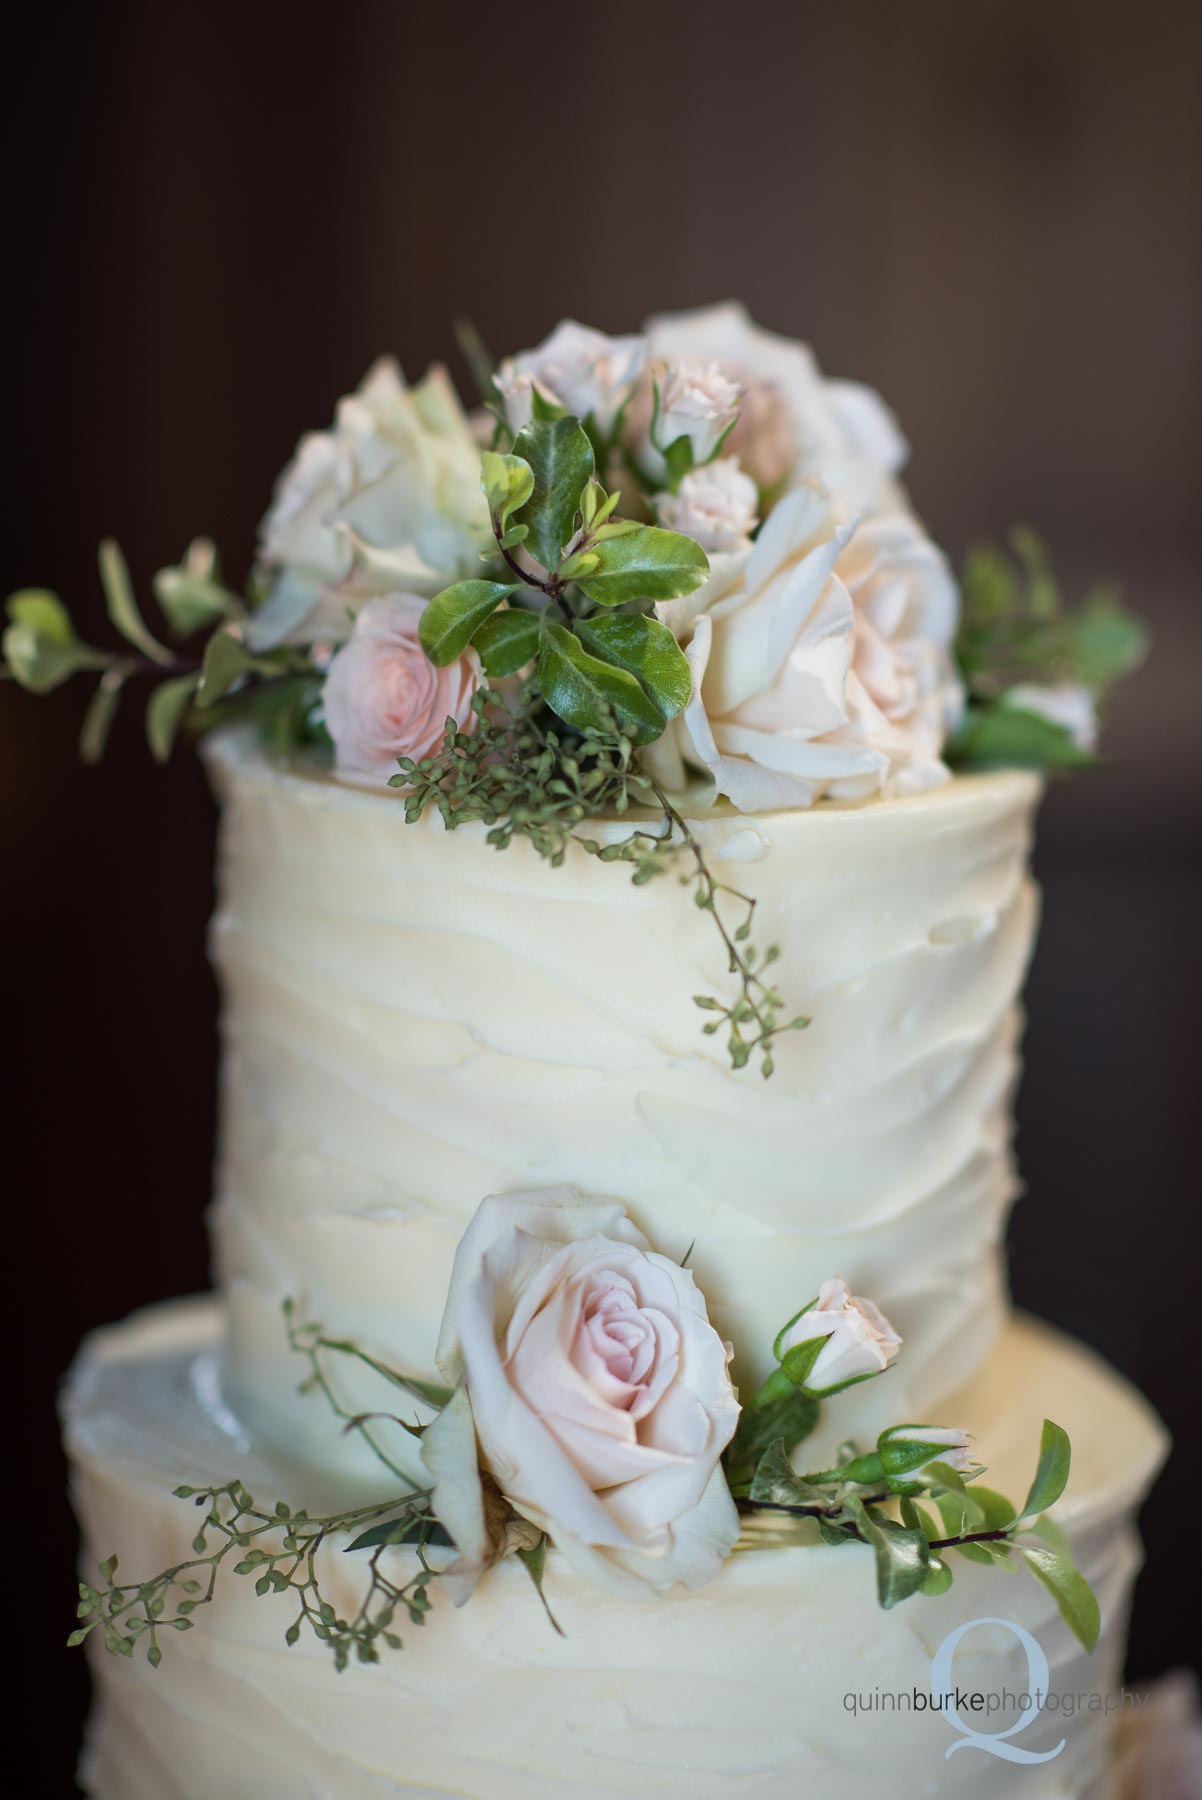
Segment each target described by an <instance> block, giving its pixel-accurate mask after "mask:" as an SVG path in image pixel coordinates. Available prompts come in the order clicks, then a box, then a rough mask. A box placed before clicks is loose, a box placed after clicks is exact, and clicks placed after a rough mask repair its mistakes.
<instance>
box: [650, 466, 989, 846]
mask: <svg viewBox="0 0 1202 1800" xmlns="http://www.w3.org/2000/svg"><path fill="white" fill-rule="evenodd" d="M861 533H863V537H862V538H861V535H860V534H861ZM697 602H700V605H701V607H702V608H703V609H704V610H702V611H701V613H700V616H698V617H696V618H694V617H692V613H693V611H694V608H695V605H696V603H697ZM659 616H660V618H661V620H662V622H663V623H665V624H667V625H668V626H669V628H670V629H672V630H674V631H675V632H676V634H677V636H678V637H680V638H681V639H682V640H683V639H685V638H686V637H687V636H688V634H689V632H690V630H691V634H692V635H691V640H690V641H689V642H688V643H687V647H686V651H685V654H686V656H687V657H688V660H689V663H690V665H691V667H692V670H693V695H692V698H691V700H690V701H689V704H688V706H687V707H686V708H685V710H684V713H683V714H682V716H681V724H680V728H679V730H678V732H677V735H676V740H675V741H676V743H677V744H678V745H680V744H682V743H683V744H684V747H685V754H686V756H688V755H691V756H692V757H693V758H694V759H695V760H696V761H698V762H699V763H700V764H701V766H702V767H703V768H704V769H705V770H706V771H707V772H708V773H709V775H710V776H711V777H712V779H713V781H714V783H715V787H716V791H717V792H718V793H719V794H725V795H727V796H728V797H729V798H730V799H731V800H732V801H733V802H734V804H735V805H736V806H737V807H738V808H739V809H740V810H741V811H743V812H763V811H765V810H767V809H769V808H772V807H782V806H809V805H811V804H812V803H813V802H814V801H815V800H816V799H818V798H820V797H822V796H823V795H826V796H829V797H831V798H834V799H843V800H854V799H864V798H867V797H869V796H871V795H873V794H877V793H881V792H890V793H892V792H898V793H901V792H913V791H917V790H919V789H921V788H924V787H929V786H931V785H933V784H934V783H935V782H936V781H940V780H944V779H946V776H947V771H946V769H945V768H944V767H943V764H942V763H941V762H940V761H939V749H940V747H941V745H942V742H943V737H944V734H945V730H946V725H947V721H948V719H949V718H950V717H951V716H952V715H953V713H954V710H955V705H956V703H957V701H958V696H959V688H958V684H957V682H956V679H955V675H954V671H953V669H952V665H951V657H950V649H949V645H950V639H951V633H952V630H953V629H954V622H955V617H956V589H955V585H954V583H953V582H952V579H951V576H950V575H949V573H948V571H947V567H946V564H945V563H944V561H943V558H942V557H941V555H940V553H939V552H938V551H937V550H936V549H935V547H934V545H932V544H931V543H930V542H929V540H928V539H927V538H926V537H925V536H924V534H923V533H922V530H921V528H920V527H919V526H918V525H917V524H916V523H915V522H914V521H913V520H912V519H911V518H910V517H909V515H908V514H895V515H889V516H888V517H886V518H881V519H869V520H866V521H865V522H864V524H863V525H861V526H860V527H859V528H858V529H857V527H856V526H855V524H854V522H853V523H840V521H839V515H838V513H837V512H836V509H835V507H834V505H833V503H832V501H831V499H830V496H829V495H828V494H827V493H826V492H825V490H824V489H823V488H822V487H821V486H819V485H818V484H816V483H810V484H806V485H804V486H802V487H799V488H796V489H794V490H793V491H792V492H791V493H789V494H786V495H785V496H784V498H783V499H782V500H781V501H779V502H778V504H777V506H776V507H775V508H774V509H773V511H772V512H771V513H770V514H769V516H768V519H767V520H766V522H765V524H764V526H763V528H762V530H761V532H760V535H759V537H758V538H757V540H756V542H755V545H754V547H753V548H752V550H751V551H750V553H749V554H747V555H744V556H740V555H734V556H730V557H727V558H726V559H725V560H724V561H723V562H722V563H721V564H720V565H719V566H718V567H717V568H716V570H715V574H714V576H713V577H712V578H711V580H710V582H708V583H707V584H706V585H705V587H703V588H701V589H699V590H698V593H697V594H696V595H694V596H692V597H691V599H690V601H689V602H686V603H685V604H684V605H681V604H680V603H677V602H669V603H667V604H666V605H664V606H663V607H662V608H661V609H659ZM658 766H659V767H660V768H661V769H662V768H666V767H667V766H668V765H667V763H666V761H664V760H662V754H661V761H660V763H659V765H658Z"/></svg>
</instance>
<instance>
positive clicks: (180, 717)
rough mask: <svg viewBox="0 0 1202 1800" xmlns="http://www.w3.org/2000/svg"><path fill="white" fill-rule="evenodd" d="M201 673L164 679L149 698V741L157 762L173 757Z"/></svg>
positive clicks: (147, 723) (147, 703)
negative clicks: (177, 737) (172, 752)
mask: <svg viewBox="0 0 1202 1800" xmlns="http://www.w3.org/2000/svg"><path fill="white" fill-rule="evenodd" d="M199 680H200V677H199V676H198V675H176V676H174V677H173V678H172V680H170V681H163V682H160V684H159V686H158V687H157V688H155V690H154V692H153V694H151V696H150V698H149V700H147V702H146V741H147V743H148V744H149V745H150V754H151V755H152V756H153V757H154V760H155V761H156V762H160V763H165V762H167V761H168V760H169V759H170V756H171V751H172V748H173V746H174V744H175V739H176V736H177V734H178V732H179V728H180V726H181V725H182V724H183V722H184V720H185V718H186V717H187V716H188V709H189V707H190V706H191V704H192V700H193V697H194V696H195V693H196V689H197V685H198V683H199Z"/></svg>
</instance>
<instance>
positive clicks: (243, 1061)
mask: <svg viewBox="0 0 1202 1800" xmlns="http://www.w3.org/2000/svg"><path fill="white" fill-rule="evenodd" d="M210 756H211V766H212V769H213V772H214V774H215V777H216V780H217V784H218V787H219V789H220V790H221V794H222V798H223V800H224V803H225V818H224V826H223V837H222V852H221V901H220V906H219V910H218V914H217V917H216V920H215V924H214V932H213V947H214V954H215V957H216V960H217V964H218V967H219V970H220V974H221V979H222V984H223V989H224V996H225V1031H226V1044H227V1056H226V1063H225V1072H224V1090H223V1100H224V1130H223V1143H222V1151H221V1157H220V1164H219V1177H218V1202H217V1209H216V1217H215V1227H216V1241H217V1251H218V1268H219V1274H220V1276H221V1279H222V1281H223V1283H224V1284H225V1287H226V1290H227V1295H228V1300H229V1318H230V1331H229V1338H228V1348H227V1363H226V1371H227V1379H228V1385H229V1390H230V1393H231V1396H232V1397H233V1400H234V1402H235V1405H236V1406H237V1408H238V1409H239V1410H240V1411H242V1412H244V1414H245V1416H246V1417H247V1418H248V1420H249V1421H250V1422H251V1423H252V1425H253V1426H254V1428H255V1430H256V1431H261V1432H264V1433H267V1434H269V1435H271V1436H273V1437H274V1438H275V1439H276V1440H277V1441H288V1442H290V1443H293V1442H296V1443H301V1444H303V1442H304V1439H305V1434H306V1432H307V1431H308V1430H309V1428H310V1426H309V1421H310V1417H311V1415H310V1413H309V1411H308V1409H307V1408H306V1407H305V1405H304V1403H303V1402H301V1401H298V1400H297V1398H296V1396H295V1393H294V1388H295V1379H294V1370H293V1369H292V1367H291V1366H290V1359H289V1356H288V1352H287V1348H286V1345H285V1344H284V1339H283V1333H282V1331H281V1327H280V1313H279V1308H280V1303H281V1302H282V1300H283V1299H284V1298H285V1297H286V1296H291V1297H293V1298H294V1299H296V1300H297V1301H298V1302H300V1303H301V1304H302V1305H303V1306H305V1307H306V1308H307V1310H308V1313H309V1315H310V1316H311V1317H314V1318H318V1319H321V1320H322V1321H323V1322H324V1323H325V1324H326V1325H327V1326H329V1327H331V1328H337V1329H338V1330H340V1331H345V1332H353V1333H354V1334H355V1335H356V1337H357V1338H358V1339H359V1340H360V1341H361V1342H362V1343H363V1344H364V1345H365V1347H367V1348H369V1349H371V1350H372V1351H374V1352H375V1353H377V1354H379V1355H380V1356H382V1357H384V1358H385V1359H386V1360H387V1361H389V1362H391V1363H393V1364H394V1365H397V1366H402V1367H405V1368H407V1369H408V1370H409V1371H410V1372H411V1373H414V1374H420V1375H425V1376H432V1375H433V1374H434V1350H435V1343H436V1339H437V1332H438V1322H439V1319H440V1316H441V1312H442V1306H443V1301H444V1298H445V1295H446V1291H447V1281H448V1277H449V1274H450V1269H451V1262H452V1258H453V1256H454V1252H455V1246H456V1244H457V1242H458V1240H459V1237H460V1235H461V1233H462V1231H463V1229H464V1227H465V1225H466V1224H467V1222H468V1220H469V1219H470V1218H471V1216H472V1213H473V1212H474V1210H475V1208H476V1206H477V1205H478V1203H479V1201H480V1199H481V1197H482V1196H483V1195H485V1194H489V1193H504V1192H507V1191H511V1190H517V1189H527V1188H531V1187H539V1186H549V1185H553V1184H559V1183H565V1184H569V1185H572V1186H575V1187H577V1188H579V1189H581V1190H582V1191H584V1192H586V1193H593V1194H597V1195H614V1196H616V1197H619V1198H620V1199H622V1200H623V1201H624V1202H625V1203H626V1205H627V1206H628V1208H629V1211H630V1214H631V1217H632V1218H633V1220H634V1221H635V1223H636V1224H637V1225H638V1226H639V1228H640V1229H641V1230H642V1231H643V1232H644V1233H645V1234H646V1236H647V1238H648V1240H649V1241H650V1243H652V1244H653V1245H654V1246H655V1248H656V1249H657V1250H659V1251H662V1252H663V1253H664V1254H665V1255H667V1256H674V1257H677V1258H679V1257H681V1256H683V1255H684V1253H685V1251H686V1250H687V1249H688V1247H689V1245H690V1244H691V1243H692V1244H695V1248H694V1250H693V1254H692V1257H691V1260H690V1267H691V1268H692V1269H693V1271H694V1273H695V1274H696V1277H697V1281H698V1284H699V1286H700V1288H701V1290H702V1292H703V1293H704V1294H705V1296H706V1300H707V1304H708V1306H709V1310H710V1316H711V1318H712V1319H713V1321H714V1324H715V1326H716V1327H717V1329H718V1330H719V1331H720V1332H721V1333H722V1334H723V1336H726V1337H729V1338H731V1339H732V1340H733V1342H734V1345H735V1350H736V1362H735V1372H736V1377H737V1379H739V1380H740V1381H742V1382H743V1383H745V1384H749V1383H750V1382H751V1381H753V1380H757V1381H758V1380H760V1379H762V1378H763V1376H764V1375H765V1374H766V1373H767V1372H768V1369H769V1367H770V1366H771V1344H772V1339H773V1337H774V1335H775V1333H776V1332H777V1331H778V1330H779V1328H780V1327H781V1326H782V1325H783V1324H784V1323H785V1321H786V1320H788V1319H789V1318H791V1317H792V1316H793V1314H795V1313H796V1311H797V1309H798V1308H799V1307H800V1306H802V1305H804V1304H805V1303H806V1301H807V1300H809V1299H810V1298H811V1297H812V1296H813V1295H814V1294H815V1293H816V1292H817V1290H818V1288H819V1286H820V1284H821V1283H822V1282H823V1281H824V1280H826V1279H827V1278H828V1277H830V1276H832V1275H835V1274H838V1275H841V1276H843V1277H844V1278H845V1279H846V1280H847V1281H848V1282H849V1284H850V1285H851V1288H852V1290H853V1291H854V1292H856V1293H861V1294H867V1295H869V1296H870V1297H871V1298H872V1299H873V1300H874V1301H875V1302H876V1303H877V1304H878V1305H879V1306H880V1307H881V1308H882V1309H883V1310H884V1312H885V1314H886V1316H887V1317H888V1318H889V1320H890V1321H891V1322H892V1324H893V1326H894V1327H895V1328H896V1330H897V1331H898V1332H899V1333H900V1335H901V1336H902V1338H903V1339H904V1340H905V1345H906V1349H905V1354H904V1355H903V1356H902V1358H901V1359H900V1360H899V1362H898V1364H897V1365H896V1367H895V1368H894V1369H893V1370H891V1371H890V1373H889V1375H888V1378H887V1379H886V1380H884V1381H881V1382H873V1383H869V1384H867V1385H866V1386H865V1387H863V1388H861V1389H857V1390H855V1391H854V1393H852V1394H849V1395H848V1397H847V1399H846V1400H845V1401H841V1402H840V1405H841V1407H842V1408H843V1409H844V1416H845V1417H847V1418H848V1419H849V1420H850V1419H851V1418H853V1416H854V1417H855V1418H857V1419H859V1420H860V1421H861V1422H862V1423H863V1424H864V1426H865V1427H866V1428H867V1427H873V1428H874V1427H875V1426H876V1425H877V1424H880V1423H885V1422H887V1418H888V1419H890V1420H891V1419H896V1418H898V1417H907V1416H908V1417H921V1416H923V1414H924V1412H926V1410H927V1409H928V1408H929V1406H930V1405H931V1403H932V1402H933V1401H934V1400H936V1399H937V1398H938V1397H939V1396H940V1395H941V1394H942V1393H945V1392H946V1391H947V1390H948V1389H949V1388H951V1387H954V1386H955V1385H956V1383H957V1382H958V1381H960V1380H962V1379H964V1378H966V1377H967V1376H968V1375H970V1374H971V1373H972V1371H973V1370H974V1369H975V1368H976V1367H977V1366H978V1365H979V1363H980V1361H981V1359H982V1358H983V1356H984V1355H985V1353H986V1351H987V1349H988V1347H989V1345H990V1343H991V1342H992V1340H993V1337H994V1335H995V1333H996V1331H997V1329H998V1324H999V1320H1000V1317H1001V1306H1002V1280H1001V1269H1000V1252H999V1235H1000V1232H1001V1229H1002V1223H1003V1218H1004V1214H1005V1210H1006V1206H1007V1203H1008V1201H1009V1199H1010V1197H1011V1195H1012V1193H1013V1187H1014V1183H1013V1174H1012V1169H1011V1165H1010V1159H1009V1150H1008V1138H1009V1125H1008V1113H1007V1102H1008V1096H1009V1092H1010V1089H1011V1086H1012V1083H1013V1081H1014V1078H1015V1073H1016V1060H1015V1038H1016V1013H1015V1005H1014V1002H1015V995H1016V993H1017V990H1018V987H1019V984H1020V982H1021V979H1022V975H1023V971H1024V969H1025V966H1026V961H1027V957H1028V954H1029V951H1030V947H1031V939H1032V932H1033V928H1034V922H1035V913H1036V902H1035V895H1034V890H1033V888H1032V886H1031V883H1030V880H1029V878H1028V876H1027V873H1026V858H1027V850H1028V844H1029V836H1030V823H1031V813H1032V809H1033V806H1034V802H1035V799H1036V797H1037V793H1038V784H1037V782H1036V781H1035V780H1034V778H1032V777H1031V776H1029V775H1024V774H1000V775H993V776H987V777H978V778H973V779H964V780H956V781H953V782H950V783H948V784H946V785H945V786H944V787H942V788H940V789H937V790H935V791H933V792H931V793H928V794H923V795H920V796H915V797H912V798H907V799H904V800H896V801H886V802H876V803H872V804H869V805H867V806H862V807H858V808H837V807H827V808H819V809H816V810H814V811H811V812H791V813H779V814H769V815H763V816H760V817H757V818H756V819H755V820H754V821H751V820H747V819H741V818H739V817H737V816H736V815H726V816H723V815H715V816H712V817H710V818H708V819H707V820H705V821H704V822H703V823H702V824H701V825H700V826H699V827H698V829H699V830H700V831H701V832H702V834H703V836H704V838H705V841H706V843H707V846H708V849H709V852H710V854H711V856H713V857H716V858H721V857H723V856H727V855H728V856H729V858H730V861H729V862H728V863H727V864H726V865H725V866H724V867H723V871H722V872H723V873H724V874H725V875H726V876H727V877H728V878H729V879H730V880H732V881H733V882H734V884H735V885H737V886H740V887H742V888H744V889H746V890H747V891H748V892H750V893H751V894H753V895H755V896H756V898H757V900H758V903H759V904H758V910H757V914H756V936H757V939H758V941H760V942H761V943H764V944H766V943H769V942H775V943H777V944H779V945H780V948H781V959H780V963H779V974H780V982H781V985H782V987H783V988H784V991H785V994H786V998H787V1000H788V1002H789V1004H790V1006H791V1007H793V1008H796V1009H797V1010H799V1011H804V1012H806V1013H808V1014H810V1015H812V1018H813V1023H812V1025H811V1026H810V1027H809V1029H808V1030H807V1031H805V1032H800V1033H794V1034H790V1035H789V1036H787V1037H786V1038H784V1039H782V1040H780V1042H779V1047H778V1049H777V1053H776V1073H775V1074H774V1076H773V1078H772V1079H771V1081H768V1082H763V1081H761V1080H760V1079H759V1078H758V1076H757V1075H756V1074H755V1072H754V1070H748V1071H745V1072H743V1073H734V1072H733V1071H732V1070H731V1069H730V1067H729V1065H728V1063H727V1061H726V1056H725V1050H724V1047H723V1045H722V1042H721V1039H720V1038H705V1037H703V1036H702V1035H701V1033H700V1029H699V1027H700V1024H701V1023H702V1022H703V1015H701V1014H699V1013H698V1012H697V1010H696V1009H695V1008H694V1006H693V1005H692V1004H691V996H692V995H693V994H695V993H699V992H726V991H728V989H729V983H730V977H729V975H728V974H727V973H726V970H725V965H724V959H723V956H722V952H721V947H720V945H719V942H718V939H717V935H716V933H715V932H714V929H713V925H712V922H711V921H710V920H709V919H708V918H707V917H706V916H705V915H704V914H702V913H700V912H698V910H697V909H696V908H695V907H694V906H692V905H691V903H690V899H689V895H688V894H687V892H685V891H684V890H682V889H681V888H680V886H679V885H678V884H677V883H676V882H675V881H674V880H672V879H671V878H663V879H661V880H660V881H658V882H656V883H653V884H652V885H651V886H649V887H645V888H635V887H633V886H632V885H631V884H630V882H629V880H628V878H627V874H626V871H625V870H623V869H622V868H620V867H611V866H599V865H598V864H597V863H596V861H595V860H593V859H592V858H589V857H587V856H585V855H584V854H583V853H581V854H580V855H577V856H570V857H569V858H568V860H567V863H566V864H565V866H564V867H562V868H559V869H551V868H548V867H547V866H546V865H545V864H543V863H541V862H540V861H539V860H538V859H537V858H536V857H535V855H534V854H533V852H532V851H530V849H529V847H528V846H527V845H525V844H524V843H520V842H519V843H515V844H514V845H513V846H512V847H511V848H510V849H508V850H506V851H505V852H504V853H503V854H498V853H497V852H495V851H493V850H492V849H489V848H488V847H486V846H485V845H484V843H483V842H482V832H481V831H480V830H479V829H477V828H472V827H467V828H463V829H460V830H459V831H457V832H454V833H447V832H446V831H445V830H444V829H443V828H442V826H441V823H440V822H439V821H438V819H437V818H434V819H432V820H427V821H424V822H422V823H421V824H419V825H406V824H405V822H404V813H403V808H402V806H401V805H400V804H399V802H398V800H397V798H396V796H394V795H391V794H379V795H377V794H367V793H362V792H357V791H351V790H348V789H346V788H344V787H340V786H338V785H336V784H335V783H333V782H330V781H328V780H322V779H320V778H317V777H315V776H313V775H310V774H306V773H303V772H295V773H289V772H286V771H281V770H280V769H279V768H278V767H274V766H273V765H272V764H271V763H270V762H269V761H268V760H267V759H266V758H265V756H264V755H263V753H262V752H261V751H260V750H258V749H257V748H256V747H255V746H254V745H253V743H250V742H248V741H247V740H246V739H244V738H241V737H233V738H225V739H221V740H218V741H216V742H214V743H212V746H211V750H210ZM613 829H614V831H615V832H617V831H618V830H625V829H628V827H621V828H619V827H614V828H613ZM347 1397H348V1401H352V1402H354V1403H355V1404H364V1405H370V1404H373V1403H374V1397H373V1395H372V1394H371V1393H369V1392H368V1391H366V1390H361V1389H360V1388H358V1387H356V1386H355V1385H354V1384H349V1383H348V1389H347ZM353 1453H354V1452H353V1448H348V1449H347V1452H346V1454H347V1456H348V1457H350V1456H352V1455H353Z"/></svg>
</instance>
